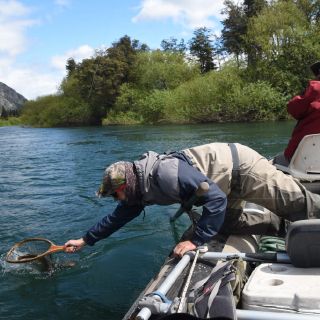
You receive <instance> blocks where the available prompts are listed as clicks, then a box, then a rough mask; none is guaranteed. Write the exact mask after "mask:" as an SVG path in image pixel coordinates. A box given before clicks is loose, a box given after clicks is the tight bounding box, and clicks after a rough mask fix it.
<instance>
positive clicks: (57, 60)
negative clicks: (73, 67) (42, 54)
mask: <svg viewBox="0 0 320 320" xmlns="http://www.w3.org/2000/svg"><path fill="white" fill-rule="evenodd" d="M93 54H94V49H93V48H92V47H90V46H89V45H87V44H85V45H82V46H80V47H78V48H75V49H71V50H68V51H67V52H66V53H64V54H63V55H57V56H54V57H52V59H51V64H52V65H53V66H54V67H55V68H56V69H58V70H60V71H61V72H63V73H64V71H65V69H66V62H67V60H68V59H69V58H73V59H74V60H75V61H76V62H80V61H82V60H83V59H85V58H90V57H91V56H92V55H93Z"/></svg>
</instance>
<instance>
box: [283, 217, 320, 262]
mask: <svg viewBox="0 0 320 320" xmlns="http://www.w3.org/2000/svg"><path fill="white" fill-rule="evenodd" d="M286 250H287V253H288V255H289V257H290V260H291V262H292V264H293V265H294V266H295V267H298V268H319V267H320V219H310V220H300V221H295V222H293V223H291V225H290V226H289V229H288V233H287V236H286Z"/></svg>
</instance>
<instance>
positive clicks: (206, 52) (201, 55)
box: [189, 27, 216, 73]
mask: <svg viewBox="0 0 320 320" xmlns="http://www.w3.org/2000/svg"><path fill="white" fill-rule="evenodd" d="M193 34H194V36H193V38H192V39H191V40H190V42H189V50H190V53H191V55H193V56H194V57H196V58H197V60H198V62H199V64H200V70H201V72H202V73H205V72H208V71H210V70H214V69H215V68H216V66H215V64H214V61H213V58H214V47H213V45H212V42H213V40H212V35H211V31H210V30H209V29H207V28H205V27H204V28H198V29H196V30H195V31H194V32H193Z"/></svg>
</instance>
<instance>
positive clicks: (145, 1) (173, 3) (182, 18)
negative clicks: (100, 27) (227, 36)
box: [132, 0, 224, 29]
mask: <svg viewBox="0 0 320 320" xmlns="http://www.w3.org/2000/svg"><path fill="white" fill-rule="evenodd" d="M223 2H224V0H197V1H194V0H142V3H141V6H140V8H139V9H140V11H139V13H138V14H137V15H136V16H135V17H134V18H133V19H132V20H133V22H139V21H144V20H164V19H172V20H173V21H174V22H175V23H179V24H182V25H183V26H184V27H186V28H189V29H195V28H198V27H203V26H206V27H210V28H215V27H216V25H217V22H216V21H215V20H216V19H218V20H219V19H221V17H222V15H221V10H222V8H223V7H224V6H223ZM212 18H215V19H212Z"/></svg>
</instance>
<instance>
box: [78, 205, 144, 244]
mask: <svg viewBox="0 0 320 320" xmlns="http://www.w3.org/2000/svg"><path fill="white" fill-rule="evenodd" d="M142 210H143V206H128V205H126V204H125V203H124V202H120V203H119V204H118V206H117V207H116V209H115V210H114V211H113V212H112V213H111V214H109V215H107V216H105V217H104V218H102V219H101V220H100V221H99V222H98V223H97V224H95V225H94V226H92V227H91V228H90V229H89V230H88V231H87V232H86V234H85V235H84V236H83V240H84V241H85V243H86V244H88V245H89V246H93V245H94V244H95V243H96V242H97V241H99V240H101V239H104V238H107V237H109V236H110V235H111V234H112V233H114V232H115V231H117V230H119V229H120V228H121V227H123V226H124V225H125V224H126V223H128V222H129V221H131V220H132V219H134V218H135V217H137V216H138V215H139V214H140V213H141V211H142Z"/></svg>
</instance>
